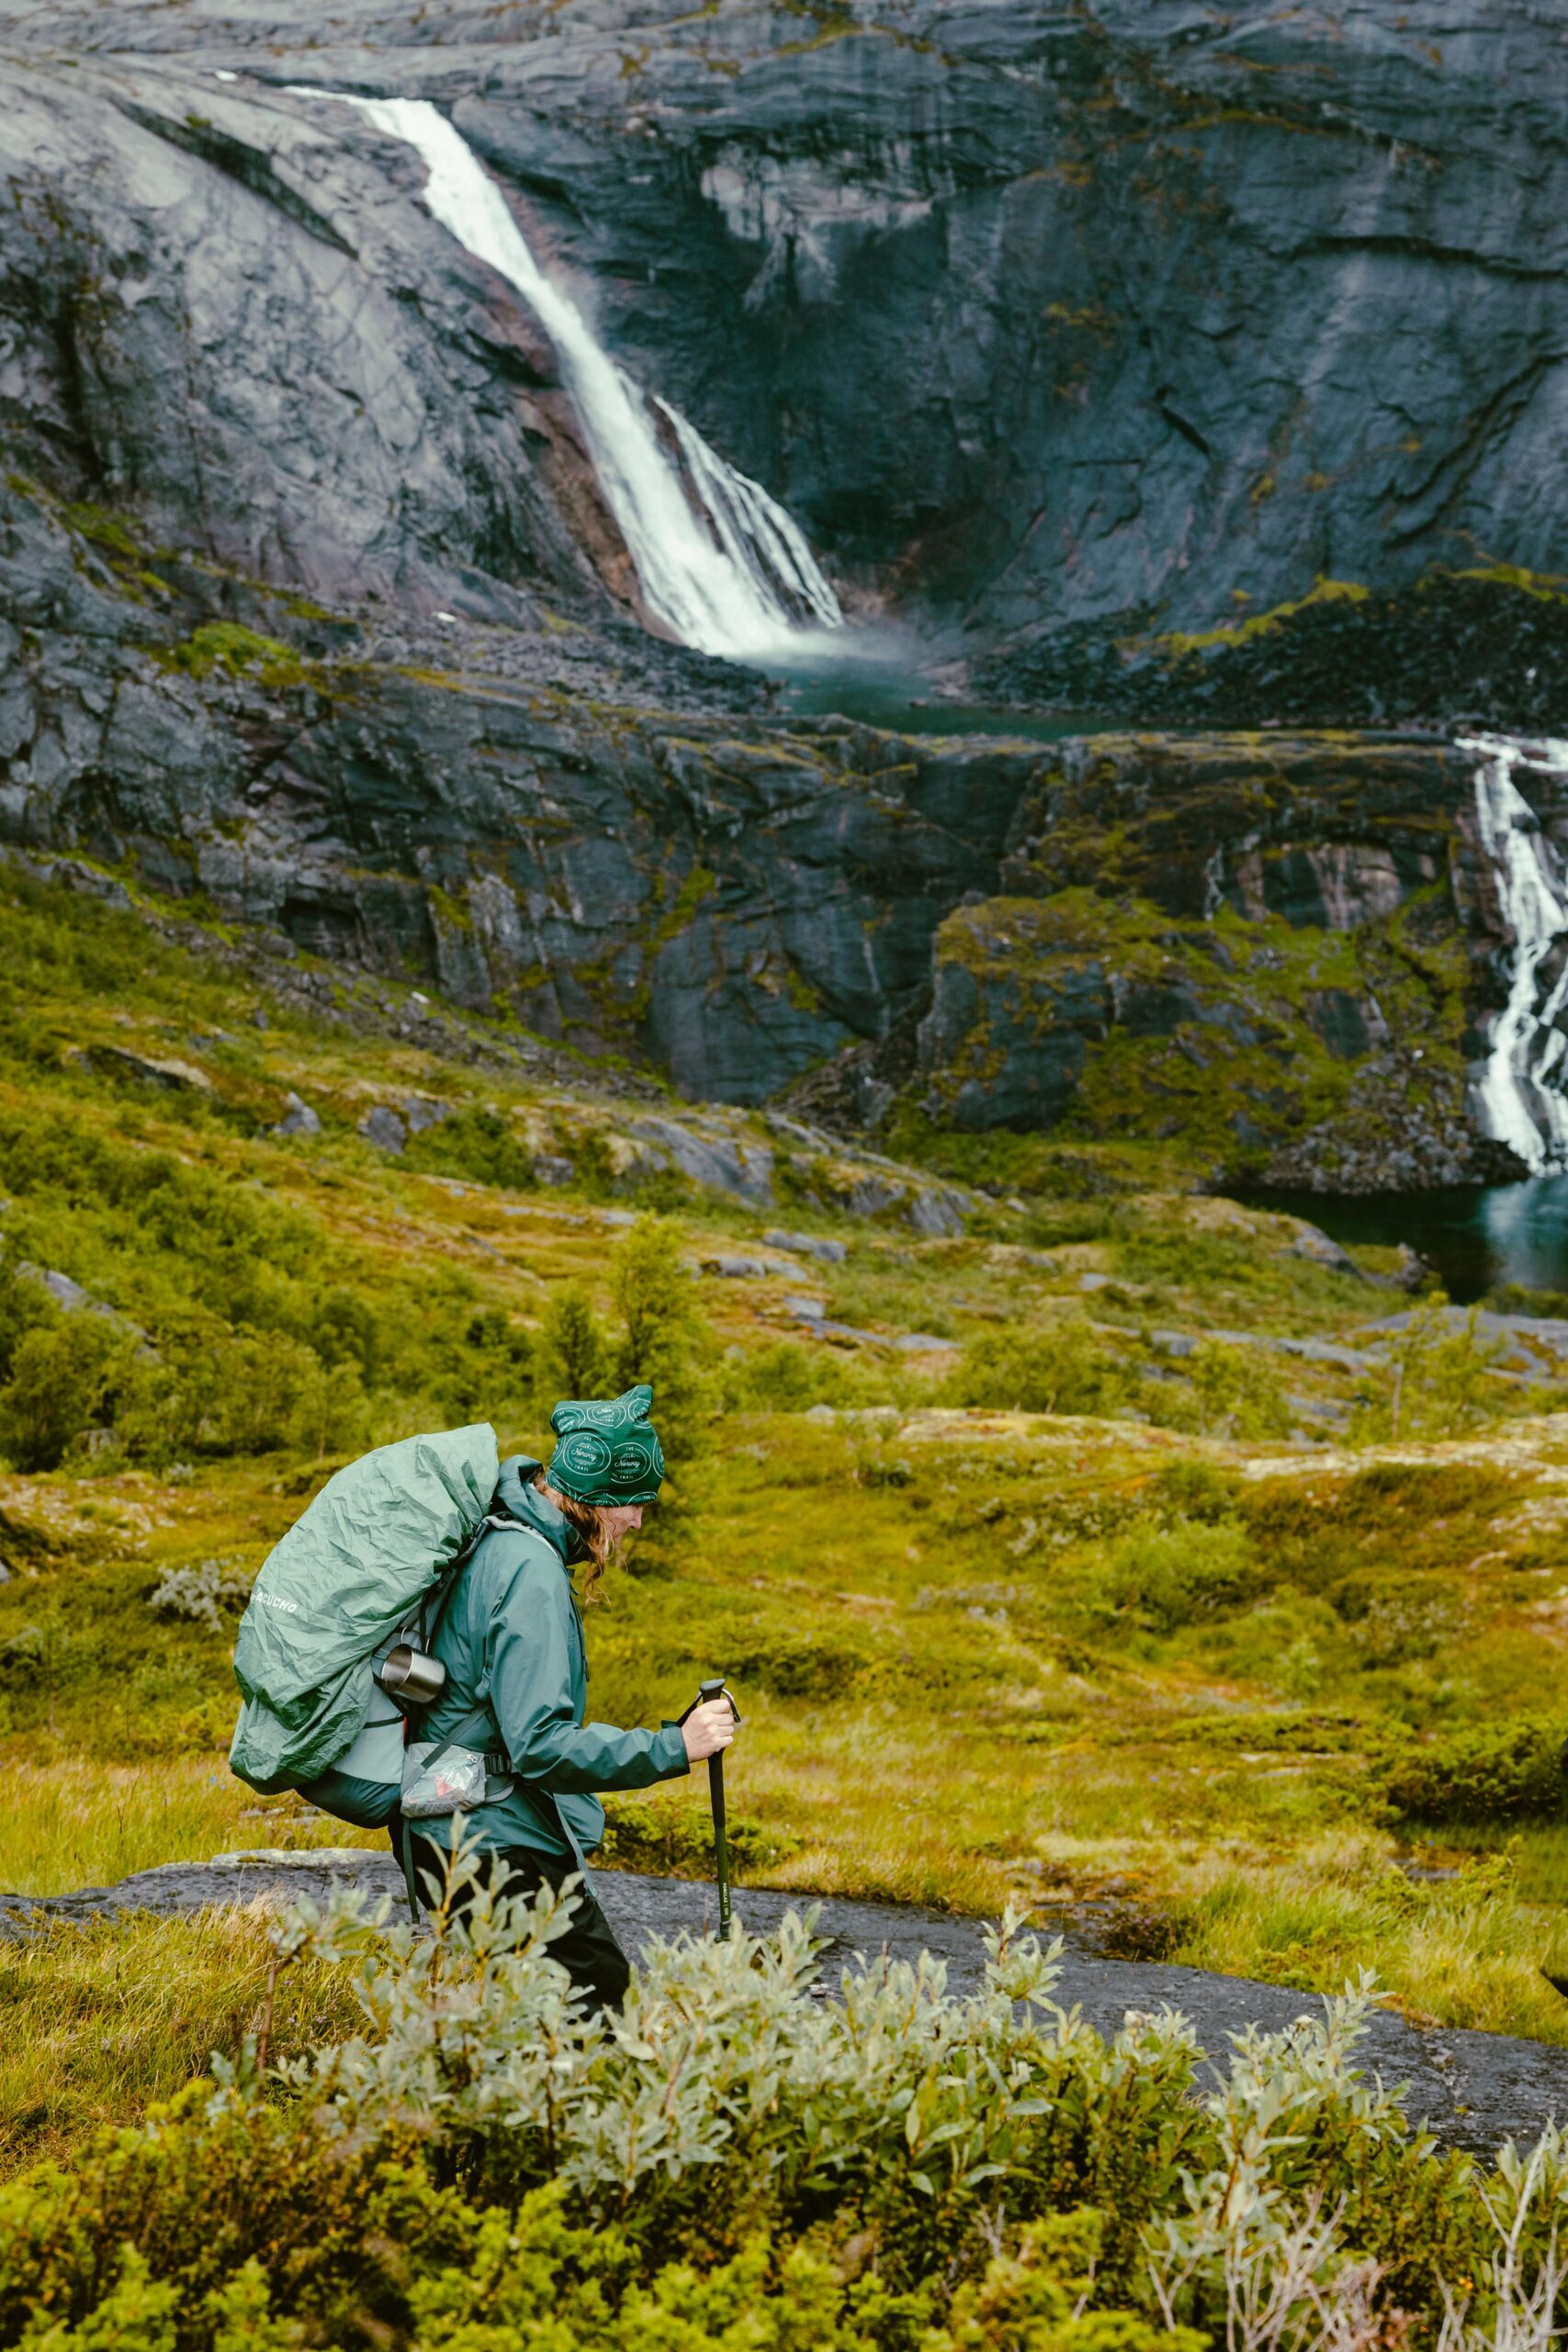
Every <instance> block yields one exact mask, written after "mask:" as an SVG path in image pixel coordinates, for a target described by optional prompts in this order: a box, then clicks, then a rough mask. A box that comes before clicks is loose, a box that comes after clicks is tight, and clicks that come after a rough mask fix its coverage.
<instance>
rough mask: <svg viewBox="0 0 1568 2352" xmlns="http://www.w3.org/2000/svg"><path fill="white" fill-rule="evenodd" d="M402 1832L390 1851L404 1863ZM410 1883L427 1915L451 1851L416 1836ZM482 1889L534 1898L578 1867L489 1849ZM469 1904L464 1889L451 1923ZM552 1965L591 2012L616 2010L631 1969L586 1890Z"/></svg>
mask: <svg viewBox="0 0 1568 2352" xmlns="http://www.w3.org/2000/svg"><path fill="white" fill-rule="evenodd" d="M400 1836H401V1833H400V1828H399V1827H398V1826H397V1825H396V1824H395V1823H394V1825H393V1828H392V1850H393V1851H394V1853H396V1854H397V1856H398V1858H399V1860H401V1859H402V1847H401V1843H400ZM412 1845H413V1870H414V1881H415V1883H416V1884H417V1886H418V1888H419V1894H420V1900H421V1902H422V1903H423V1904H424V1905H425V1908H426V1909H427V1910H428V1909H429V1907H430V1901H429V1894H428V1891H427V1889H426V1885H425V1881H426V1880H427V1879H433V1880H434V1883H435V1884H436V1885H437V1886H439V1885H440V1884H441V1883H442V1882H443V1881H444V1879H445V1878H446V1865H447V1863H448V1862H449V1861H450V1860H451V1859H452V1855H451V1849H450V1848H449V1847H448V1846H446V1845H445V1844H441V1845H437V1844H436V1843H435V1842H434V1840H433V1839H431V1838H422V1837H420V1836H419V1835H418V1833H417V1832H416V1833H415V1835H414V1838H413V1840H412ZM479 1869H480V1871H481V1873H482V1874H483V1877H484V1881H485V1883H486V1884H487V1886H489V1887H490V1888H491V1891H492V1892H493V1893H495V1894H513V1895H530V1894H537V1893H538V1891H539V1889H540V1888H541V1887H542V1886H550V1887H556V1886H558V1885H559V1884H560V1883H561V1881H562V1880H563V1879H567V1878H571V1877H573V1876H574V1875H575V1874H576V1871H577V1864H576V1863H575V1862H574V1861H572V1860H570V1857H569V1856H568V1855H566V1854H542V1853H540V1852H539V1851H538V1850H537V1849H536V1848H535V1847H532V1846H491V1847H490V1848H487V1849H486V1850H485V1851H484V1852H482V1853H481V1854H480V1855H479ZM471 1900H472V1894H471V1890H470V1889H469V1888H468V1887H464V1888H462V1889H461V1890H460V1892H459V1893H458V1894H456V1895H455V1896H454V1897H453V1901H452V1912H453V1916H454V1917H457V1918H460V1917H462V1915H463V1913H464V1912H465V1911H466V1910H467V1909H468V1905H469V1903H470V1901H471ZM548 1949H549V1955H550V1958H551V1959H552V1960H558V1961H559V1962H560V1964H561V1966H562V1967H563V1968H564V1969H565V1970H566V1972H567V1973H568V1974H569V1976H570V1978H571V1981H572V1983H573V1984H574V1985H579V1986H581V1990H582V1991H583V1992H584V1993H586V1994H587V1995H588V1996H589V1998H590V2001H591V2003H592V2006H593V2007H597V2008H601V2009H618V2008H619V2007H620V2006H621V2003H622V2001H623V2000H624V1999H625V1997H626V1986H627V1985H628V1984H629V1983H630V1982H631V1969H630V1967H629V1965H628V1963H627V1961H626V1953H625V1952H624V1951H622V1950H621V1947H620V1945H619V1944H618V1943H617V1942H616V1940H615V1930H614V1929H613V1928H612V1927H611V1925H610V1922H609V1921H608V1919H606V1918H605V1917H604V1913H603V1911H601V1909H600V1908H599V1905H598V1903H597V1901H596V1900H595V1899H594V1897H593V1896H592V1894H590V1893H589V1892H588V1890H587V1888H586V1887H583V1886H579V1888H578V1889H577V1908H576V1910H575V1911H574V1912H573V1913H572V1917H571V1925H570V1928H568V1929H567V1931H566V1933H565V1935H564V1936H557V1937H555V1938H554V1939H552V1940H551V1942H550V1945H549V1948H548Z"/></svg>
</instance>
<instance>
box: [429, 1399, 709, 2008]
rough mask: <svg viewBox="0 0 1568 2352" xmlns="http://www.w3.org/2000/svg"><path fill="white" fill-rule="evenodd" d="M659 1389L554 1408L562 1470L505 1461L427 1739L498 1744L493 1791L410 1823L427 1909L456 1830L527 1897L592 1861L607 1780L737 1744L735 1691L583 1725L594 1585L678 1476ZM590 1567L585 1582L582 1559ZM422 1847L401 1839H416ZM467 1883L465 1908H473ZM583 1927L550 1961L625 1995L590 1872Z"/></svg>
mask: <svg viewBox="0 0 1568 2352" xmlns="http://www.w3.org/2000/svg"><path fill="white" fill-rule="evenodd" d="M652 1402H653V1391H652V1390H651V1388H648V1387H637V1388H629V1389H627V1391H626V1395H625V1396H624V1397H616V1398H615V1399H614V1400H613V1401H605V1402H593V1401H589V1402H570V1401H568V1402H564V1403H562V1404H559V1405H558V1406H557V1407H556V1408H555V1411H554V1412H553V1413H552V1414H551V1416H550V1427H551V1429H552V1430H554V1432H555V1435H556V1440H557V1443H556V1446H555V1450H554V1452H553V1453H552V1454H551V1456H550V1460H549V1465H548V1467H547V1468H545V1469H542V1468H541V1467H540V1465H539V1464H538V1463H536V1462H533V1461H530V1460H528V1459H527V1458H526V1457H525V1456H523V1455H517V1456H514V1457H513V1459H512V1460H511V1461H509V1462H504V1463H502V1466H501V1481H500V1485H499V1486H498V1487H497V1489H496V1497H495V1501H494V1504H493V1505H492V1507H491V1510H492V1519H493V1518H497V1517H501V1516H502V1515H504V1518H505V1520H506V1521H508V1522H510V1523H508V1524H503V1525H501V1526H495V1525H493V1524H492V1526H491V1529H490V1530H489V1532H487V1533H486V1534H484V1535H483V1536H482V1537H481V1538H480V1540H479V1544H477V1545H476V1547H475V1549H474V1552H473V1554H472V1555H471V1557H470V1558H469V1560H468V1563H467V1565H466V1566H464V1567H463V1569H462V1570H461V1572H460V1574H459V1575H458V1577H457V1583H456V1584H455V1585H454V1587H453V1589H452V1593H451V1597H450V1599H449V1600H448V1601H447V1602H446V1606H445V1608H444V1609H443V1611H442V1612H441V1618H440V1623H439V1624H438V1625H437V1627H436V1630H435V1632H434V1635H433V1637H432V1641H431V1650H432V1653H433V1655H434V1657H437V1658H439V1660H440V1661H441V1664H442V1665H443V1666H444V1667H445V1668H446V1688H445V1690H444V1691H443V1692H442V1694H441V1696H440V1697H439V1698H438V1699H437V1700H436V1701H435V1702H434V1704H433V1705H432V1706H431V1707H430V1708H429V1710H428V1712H427V1713H426V1715H425V1717H424V1722H423V1730H422V1736H423V1738H425V1739H427V1740H435V1741H440V1740H443V1739H451V1740H454V1741H459V1742H461V1743H462V1745H464V1746H465V1747H482V1748H487V1749H490V1750H493V1751H496V1753H495V1754H494V1755H493V1757H492V1758H491V1760H492V1761H493V1763H494V1765H495V1767H496V1770H494V1771H493V1772H492V1774H491V1777H490V1778H489V1779H488V1780H487V1781H486V1783H485V1800H486V1801H485V1802H484V1803H483V1804H479V1805H474V1806H471V1807H469V1808H468V1809H467V1810H465V1811H464V1812H462V1813H461V1814H457V1815H453V1816H452V1817H451V1819H450V1821H447V1820H434V1821H431V1822H429V1823H422V1824H420V1825H418V1826H416V1825H414V1824H413V1823H412V1822H410V1823H404V1822H403V1821H402V1820H401V1818H400V1816H399V1815H394V1816H393V1818H392V1822H391V1825H390V1827H391V1838H392V1844H393V1848H394V1849H395V1850H396V1851H397V1852H398V1854H399V1855H400V1858H401V1859H402V1860H404V1861H405V1865H412V1873H413V1876H414V1881H415V1883H416V1884H417V1886H418V1888H419V1891H420V1894H421V1899H422V1900H423V1902H424V1903H425V1905H426V1907H427V1908H429V1907H432V1906H433V1905H434V1902H435V1900H437V1899H438V1898H437V1894H436V1892H435V1891H436V1890H439V1889H440V1887H441V1886H442V1884H443V1883H444V1880H445V1877H446V1868H447V1865H448V1862H449V1860H450V1854H451V1847H452V1843H453V1842H454V1838H455V1837H456V1836H457V1835H459V1834H460V1835H461V1837H462V1838H463V1840H464V1842H465V1844H466V1845H471V1844H472V1843H473V1842H474V1841H475V1840H476V1839H477V1840H478V1842H479V1846H480V1847H481V1849H483V1851H482V1854H481V1857H480V1863H481V1869H482V1870H483V1871H484V1873H485V1876H486V1878H487V1881H488V1883H489V1884H490V1885H491V1888H492V1889H493V1890H494V1891H495V1892H497V1893H502V1892H503V1893H505V1894H514V1895H529V1894H535V1893H536V1892H537V1890H538V1889H539V1888H540V1887H542V1886H558V1885H559V1884H560V1883H561V1881H562V1880H563V1879H565V1878H568V1877H570V1876H571V1875H572V1874H573V1873H574V1872H577V1871H584V1876H585V1879H586V1872H585V1865H584V1861H583V1857H584V1855H585V1854H586V1853H591V1852H592V1849H594V1848H595V1847H596V1846H597V1845H598V1843H599V1841H600V1839H601V1838H602V1837H603V1836H604V1807H603V1805H602V1804H600V1803H599V1799H598V1796H597V1794H596V1793H595V1792H596V1791H598V1790H601V1789H646V1788H649V1787H650V1786H651V1785H652V1783H653V1782H654V1781H672V1780H677V1779H679V1777H680V1776H681V1774H682V1773H683V1772H685V1771H687V1770H690V1768H691V1767H692V1765H694V1764H696V1763H700V1762H701V1761H702V1760H703V1758H705V1757H709V1756H712V1755H715V1754H716V1752H717V1751H718V1750H719V1749H721V1748H724V1747H728V1745H729V1743H730V1741H731V1740H732V1739H733V1737H734V1736H735V1717H734V1713H733V1712H732V1710H731V1708H730V1705H729V1702H728V1700H727V1699H720V1700H715V1701H713V1702H710V1703H708V1704H707V1705H705V1706H699V1707H697V1708H695V1709H694V1711H693V1712H692V1713H691V1714H689V1715H688V1716H687V1718H686V1721H685V1723H684V1724H683V1725H682V1724H665V1726H664V1728H663V1729H662V1730H661V1731H616V1730H615V1728H614V1727H613V1726H612V1725H610V1724H590V1723H585V1722H584V1721H583V1714H584V1712H585V1709H586V1705H587V1698H588V1666H587V1659H586V1657H585V1653H584V1646H583V1637H582V1610H583V1608H584V1606H585V1605H589V1604H591V1603H592V1601H593V1600H594V1598H595V1596H596V1593H597V1590H598V1587H599V1582H600V1579H601V1577H603V1576H604V1570H605V1568H606V1567H607V1566H608V1565H609V1563H610V1561H611V1559H612V1558H613V1557H614V1556H615V1550H616V1547H617V1545H618V1544H620V1542H621V1539H622V1538H623V1537H624V1536H626V1535H627V1534H629V1533H630V1532H632V1531H633V1530H634V1529H636V1528H638V1527H640V1526H641V1524H642V1518H643V1512H644V1510H645V1509H646V1508H647V1506H648V1505H649V1503H651V1502H653V1501H655V1500H656V1498H657V1497H658V1494H659V1488H660V1482H661V1480H662V1479H663V1476H664V1454H663V1450H662V1448H661V1447H660V1442H659V1438H658V1435H657V1433H656V1431H655V1430H654V1428H653V1425H652V1423H651V1422H650V1421H649V1418H648V1413H649V1406H650V1405H651V1404H652ZM579 1567H581V1569H582V1571H583V1575H582V1579H581V1591H580V1590H579V1589H578V1586H577V1583H576V1581H575V1579H574V1574H573V1571H574V1570H575V1569H577V1568H579ZM404 1838H407V1839H408V1841H409V1850H408V1852H407V1853H406V1854H405V1852H404V1844H403V1841H404ZM466 1899H468V1890H467V1889H463V1890H460V1891H459V1892H458V1894H457V1896H456V1897H455V1899H454V1904H453V1908H454V1910H460V1909H462V1908H463V1907H465V1902H466ZM577 1905H578V1907H577V1910H576V1912H575V1914H574V1916H573V1918H572V1921H571V1925H570V1928H569V1930H568V1932H567V1933H566V1934H565V1935H564V1936H562V1937H561V1938H560V1939H558V1941H555V1942H552V1943H551V1945H550V1947H549V1950H550V1956H551V1958H552V1959H554V1960H558V1961H559V1962H561V1963H562V1965H563V1966H564V1967H565V1968H567V1969H568V1970H569V1971H570V1974H571V1977H572V1980H573V1982H574V1983H575V1984H577V1985H580V1986H581V1988H582V1990H583V1991H584V1992H585V1993H587V1994H588V1995H589V1996H591V1997H592V2001H593V2002H595V2003H596V2004H597V2005H598V2006H599V2007H602V2008H605V2009H613V2008H615V2007H618V2006H619V2004H620V2002H621V1999H622V1997H623V1996H624V1995H625V1992H626V1985H627V1982H628V1974H629V1972H628V1968H627V1963H626V1954H625V1952H624V1951H622V1950H621V1947H620V1945H619V1944H618V1943H617V1942H616V1940H615V1935H614V1933H613V1932H612V1930H611V1928H610V1925H609V1922H608V1920H607V1919H606V1918H605V1917H604V1912H603V1911H602V1910H601V1909H600V1907H599V1905H598V1903H597V1902H596V1901H595V1900H594V1898H593V1895H592V1892H591V1891H590V1889H589V1888H588V1886H587V1884H586V1883H584V1885H583V1887H582V1889H581V1892H580V1893H579V1894H578V1898H577Z"/></svg>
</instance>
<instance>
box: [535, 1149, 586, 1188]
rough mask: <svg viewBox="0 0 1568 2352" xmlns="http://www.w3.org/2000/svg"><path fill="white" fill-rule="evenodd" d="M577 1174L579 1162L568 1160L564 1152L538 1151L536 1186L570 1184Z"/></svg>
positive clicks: (536, 1157)
mask: <svg viewBox="0 0 1568 2352" xmlns="http://www.w3.org/2000/svg"><path fill="white" fill-rule="evenodd" d="M576 1174H577V1162H576V1161H575V1160H574V1159H567V1157H566V1155H565V1154H564V1152H558V1151H537V1152H536V1153H535V1155H534V1182H536V1184H570V1182H572V1181H573V1179H574V1178H575V1176H576Z"/></svg>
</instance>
